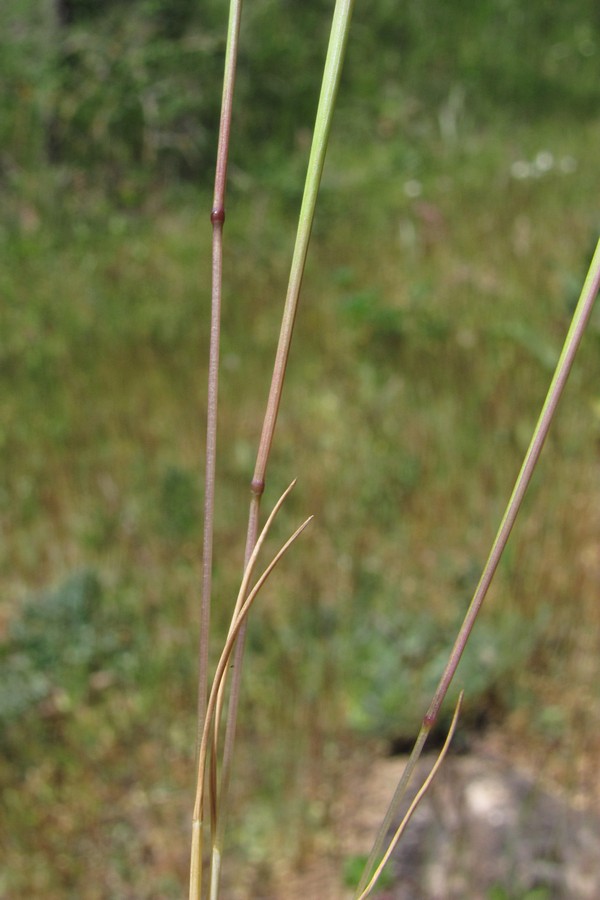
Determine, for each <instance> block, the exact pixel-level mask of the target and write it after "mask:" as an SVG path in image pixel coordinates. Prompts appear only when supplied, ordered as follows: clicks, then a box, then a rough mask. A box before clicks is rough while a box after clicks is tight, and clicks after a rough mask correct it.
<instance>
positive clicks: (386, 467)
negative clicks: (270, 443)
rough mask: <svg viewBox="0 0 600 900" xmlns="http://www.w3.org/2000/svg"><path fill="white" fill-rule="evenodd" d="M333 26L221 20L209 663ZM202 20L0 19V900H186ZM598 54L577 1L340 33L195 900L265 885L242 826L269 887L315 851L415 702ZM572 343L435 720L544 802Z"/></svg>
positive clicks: (582, 382) (562, 628) (200, 302)
mask: <svg viewBox="0 0 600 900" xmlns="http://www.w3.org/2000/svg"><path fill="white" fill-rule="evenodd" d="M331 6H332V4H331V3H330V2H327V3H326V2H324V0H310V2H308V0H307V2H305V3H302V4H296V3H287V2H279V3H275V2H273V0H256V2H255V3H253V4H250V5H248V9H247V10H246V13H245V19H244V25H243V40H242V46H243V49H242V56H241V59H240V70H239V79H240V80H239V89H238V93H237V100H236V109H235V119H234V135H233V140H234V145H233V161H232V167H231V196H230V205H229V215H228V221H227V229H226V238H227V239H226V281H225V303H224V333H223V374H222V392H223V414H222V419H221V424H220V449H221V457H220V461H219V473H218V475H219V488H218V490H219V493H218V502H219V507H218V522H217V536H216V547H217V561H216V573H215V583H216V598H217V603H216V609H215V619H216V627H217V630H220V632H221V633H222V631H223V629H224V628H225V625H226V620H227V617H228V611H229V609H230V602H231V599H232V598H233V597H234V595H235V591H236V588H237V582H238V577H239V567H240V560H241V558H242V554H243V540H244V528H245V517H246V501H247V496H248V483H249V479H250V476H251V471H252V466H253V461H254V453H255V448H256V441H257V437H258V431H259V427H260V416H261V415H262V411H263V407H264V402H265V398H266V391H267V387H268V381H269V377H270V367H271V358H272V352H273V349H274V345H275V340H276V333H277V328H278V312H279V308H280V302H281V297H282V295H283V292H284V288H285V279H286V268H287V265H288V261H289V260H288V257H289V250H290V244H291V235H292V228H293V224H294V215H295V214H296V213H297V208H298V201H299V197H300V192H301V188H302V179H303V170H304V166H305V160H306V153H307V146H308V140H309V137H308V135H309V131H310V127H311V123H312V118H313V115H314V109H315V105H316V95H317V91H318V77H319V66H320V63H321V60H322V57H323V53H324V47H325V42H326V39H327V29H328V22H327V20H328V16H329V14H330V12H331ZM225 14H226V10H225V4H224V3H222V2H216V0H203V2H202V3H192V2H191V0H177V2H175V0H170V2H168V3H167V2H166V0H138V2H131V3H128V4H121V3H117V2H104V3H92V2H90V0H70V2H67V0H62V2H58V0H57V2H54V3H53V2H50V0H46V2H44V0H5V2H4V3H3V4H2V6H1V8H0V76H1V78H2V83H3V85H4V89H3V92H2V93H1V94H0V178H1V182H0V198H1V200H2V206H1V212H0V248H1V249H0V253H1V254H2V260H3V265H2V266H1V267H0V295H1V296H2V304H1V306H0V330H1V333H2V342H1V346H0V379H1V380H2V388H1V390H0V454H1V463H2V470H3V471H4V472H5V473H7V474H6V475H5V478H4V479H3V481H2V482H1V483H0V528H1V530H2V541H1V542H0V575H1V578H2V586H3V591H2V600H1V602H0V676H1V679H0V680H1V682H2V688H1V690H0V718H1V722H0V735H1V737H0V784H1V786H2V790H3V795H4V799H5V802H4V803H3V807H2V812H1V813H0V845H1V847H2V857H3V868H2V871H1V872H0V896H2V897H4V896H6V897H10V898H11V900H19V898H21V897H23V898H24V897H31V896H44V897H48V898H64V897H71V896H73V897H82V898H85V900H88V898H89V900H92V898H104V897H115V896H118V897H124V898H125V897H132V898H133V897H135V898H136V900H140V898H152V897H160V898H166V897H175V896H180V895H181V891H182V884H183V883H184V882H185V877H186V870H187V851H188V821H189V818H190V803H191V800H190V798H191V793H190V791H191V781H192V758H193V754H194V747H193V742H194V736H195V724H194V709H195V666H196V659H195V653H196V647H197V634H196V625H195V623H196V621H197V602H198V583H199V559H198V557H199V547H200V526H199V519H200V514H199V509H200V505H201V494H202V490H201V480H200V479H201V476H200V472H201V459H202V440H203V434H202V432H203V425H202V421H203V410H204V407H205V357H206V347H207V339H208V297H209V288H208V278H209V271H210V249H209V241H210V233H209V224H208V216H207V211H208V209H209V208H210V193H211V181H212V175H213V161H214V153H215V128H216V123H217V120H218V108H219V103H220V90H221V88H220V82H221V75H222V62H223V52H224V33H225ZM599 30H600V16H599V12H598V7H597V4H596V3H593V2H591V0H578V2H573V3H570V4H564V5H563V6H557V5H556V4H555V3H550V2H549V0H536V2H532V3H530V4H527V5H526V6H524V5H523V4H522V3H518V2H516V0H486V2H483V3H481V2H479V3H477V4H475V3H468V4H466V5H462V6H461V8H460V9H459V10H458V9H456V8H450V7H449V6H448V4H445V3H442V2H441V0H427V2H409V3H405V4H403V5H402V6H401V8H399V7H398V4H397V3H395V2H394V3H392V2H391V0H390V2H388V0H378V2H377V3H375V4H370V5H365V4H362V5H361V4H357V9H356V15H355V24H354V29H353V34H352V38H351V42H350V46H349V58H348V65H347V67H346V71H345V75H344V83H343V87H342V93H341V97H340V106H339V111H338V114H337V117H336V120H335V134H334V139H333V145H332V147H331V153H330V157H329V162H328V165H327V168H326V172H325V175H324V182H323V189H322V204H321V207H320V211H319V213H318V219H317V222H316V225H315V230H314V241H313V246H312V250H311V256H310V261H309V268H308V271H307V274H306V278H305V289H304V299H303V306H302V308H301V314H300V316H299V320H298V333H297V338H298V340H297V344H296V346H295V347H294V349H293V351H292V359H291V368H290V373H289V379H288V383H287V387H286V393H285V397H284V405H283V408H282V412H281V418H280V430H279V432H278V435H277V440H276V446H275V455H274V459H273V469H272V471H271V476H270V481H269V485H268V488H267V496H266V504H267V505H268V503H269V502H273V500H274V498H275V496H276V495H278V493H279V492H280V491H281V490H282V489H283V487H284V486H285V485H286V484H287V483H288V482H289V480H290V479H291V478H292V477H294V476H296V475H297V476H298V477H299V484H298V487H297V488H296V491H295V496H294V497H293V499H292V501H291V503H290V506H289V509H287V510H284V511H283V513H282V516H281V524H280V526H279V529H280V530H279V532H278V537H274V538H273V542H274V543H279V542H280V539H281V538H282V537H283V536H287V533H288V530H289V529H290V528H291V527H292V526H293V525H295V524H296V522H297V520H299V519H300V518H301V517H302V516H304V515H306V514H308V513H311V512H314V513H316V520H315V523H314V525H313V526H312V528H311V532H310V533H307V535H305V537H304V538H303V539H302V542H301V544H300V545H298V547H297V548H296V549H295V550H294V552H293V554H292V556H291V557H289V558H288V560H287V561H286V563H285V564H284V565H283V566H282V567H281V568H280V569H279V570H278V572H277V574H276V575H275V576H274V579H273V582H272V584H271V585H270V587H269V589H268V591H267V592H266V593H265V595H264V597H263V598H262V601H261V602H260V603H259V608H258V609H257V612H256V615H255V617H254V620H253V622H252V625H251V628H250V633H249V638H248V646H249V659H248V664H247V671H246V685H245V695H244V711H243V722H242V724H241V726H240V732H241V733H240V745H239V747H240V750H239V763H238V772H239V777H238V781H237V785H236V791H237V796H236V803H235V806H236V809H237V810H239V812H238V814H237V815H236V821H235V822H234V829H233V836H232V845H233V848H232V849H233V852H234V854H237V856H236V857H235V858H236V860H237V863H238V867H237V871H236V880H235V884H231V885H230V886H229V888H228V891H229V893H228V896H230V897H231V898H235V897H237V896H240V897H246V896H252V895H253V894H255V893H256V890H257V888H256V885H257V884H258V883H259V882H260V883H261V884H263V885H264V884H265V883H267V884H268V883H269V879H274V878H275V874H276V873H273V871H272V868H271V866H270V863H269V860H270V859H271V858H272V853H273V850H274V847H277V841H278V838H277V835H280V838H279V840H280V843H281V846H280V847H278V849H280V850H281V851H282V852H285V853H288V854H289V852H290V850H289V848H290V847H292V848H293V853H294V854H295V855H296V857H297V860H302V859H303V858H304V857H305V856H306V855H308V854H310V852H311V849H312V848H313V847H314V846H315V845H316V844H318V843H319V841H320V840H321V839H322V836H323V835H324V834H326V832H327V828H328V826H329V824H330V821H331V816H332V809H333V808H334V806H335V801H336V791H338V790H339V788H340V784H343V773H344V771H345V765H346V760H347V758H348V756H349V755H351V753H352V752H355V748H356V746H357V743H360V741H363V742H365V741H366V742H371V741H372V740H375V741H382V742H384V741H390V742H392V743H394V744H399V743H402V741H405V740H406V739H408V737H410V736H411V735H412V734H413V733H414V731H415V729H416V727H417V726H418V722H419V719H420V717H421V715H422V714H423V712H424V708H425V705H426V703H427V702H428V699H429V692H430V690H431V687H432V685H433V684H434V682H435V681H436V680H437V677H438V675H439V672H440V671H441V668H442V665H443V662H444V659H445V654H446V652H447V649H448V646H449V644H450V642H451V640H452V637H453V630H454V628H455V627H456V623H457V621H458V620H459V618H460V615H461V613H462V611H463V610H464V608H465V604H466V602H467V600H468V597H469V592H470V591H471V590H472V588H473V585H474V583H475V581H476V579H477V577H478V574H479V571H480V568H481V564H482V562H483V560H484V557H485V555H486V552H487V549H488V547H489V543H490V540H491V538H492V536H493V533H494V531H495V528H496V525H497V523H498V521H499V518H500V516H501V513H502V509H503V505H504V503H505V501H506V499H507V497H508V494H509V491H510V489H511V487H512V482H513V479H514V477H515V475H516V472H517V470H518V466H519V464H520V460H521V457H522V454H523V452H524V450H525V448H526V445H527V441H528V438H529V435H530V432H531V429H532V427H533V423H534V421H535V418H536V416H537V414H538V411H539V408H540V405H541V402H542V400H543V396H544V393H545V390H546V387H547V384H548V381H549V378H550V374H551V371H552V367H553V364H554V361H555V360H556V358H557V355H558V351H559V349H560V345H561V342H562V339H563V336H564V333H565V331H566V328H567V325H568V320H569V315H570V313H571V311H572V309H573V305H574V302H575V300H576V298H577V295H578V291H579V288H580V286H581V283H582V280H583V277H584V275H585V270H586V267H587V263H588V261H589V256H590V249H591V247H592V245H593V243H594V241H595V235H596V234H597V232H598V225H599V221H598V207H597V196H598V191H597V186H598V178H597V172H598V165H597V146H598V141H599V139H600V121H599V119H598V92H599V91H598V85H599V84H600V45H599ZM599 342H600V321H599V319H598V315H597V314H596V315H595V317H594V319H593V320H592V323H591V326H590V331H589V334H588V336H587V337H586V340H585V343H584V346H583V348H582V351H581V355H580V357H579V359H578V361H577V365H576V370H575V372H574V373H573V376H572V378H571V381H570V384H569V387H568V391H567V396H566V398H565V401H564V403H563V406H562V408H561V411H560V415H559V419H558V421H557V423H556V427H555V429H554V431H553V434H552V436H551V438H550V440H549V444H548V447H547V448H546V450H545V451H544V456H543V459H542V464H541V467H540V472H539V474H538V476H537V477H536V480H535V484H534V486H533V488H532V490H531V494H530V496H529V498H528V500H527V503H526V509H525V510H524V515H523V519H522V521H521V523H520V525H519V526H518V528H517V532H516V534H515V536H514V538H513V539H512V542H511V545H510V547H509V552H508V556H507V559H506V560H505V563H504V564H503V566H502V568H501V571H500V572H499V576H498V581H497V585H496V587H495V589H494V593H493V596H492V597H491V598H490V606H489V609H488V610H487V613H486V616H485V618H484V620H483V621H482V622H481V624H480V626H479V627H478V629H477V631H476V633H475V635H474V641H473V645H472V647H471V648H470V650H469V652H468V653H467V656H466V658H465V660H464V663H463V671H462V675H461V682H463V683H465V684H466V685H467V694H468V697H467V703H466V711H465V726H464V727H466V728H467V730H469V729H472V728H474V727H475V726H478V725H480V724H481V723H482V722H483V721H485V722H486V723H487V724H494V723H496V722H502V724H503V727H504V728H505V729H507V730H508V731H509V733H510V734H511V735H512V739H513V741H514V744H515V745H518V746H526V747H528V748H529V750H530V752H531V753H532V754H537V757H536V758H539V759H545V760H546V764H547V766H548V767H549V768H550V770H551V774H552V775H553V776H554V777H556V778H558V779H560V780H562V782H563V783H564V784H565V785H566V786H570V787H576V786H577V785H576V783H575V782H576V775H577V773H579V774H578V775H577V777H582V778H583V777H584V775H585V773H586V772H587V771H588V768H589V767H590V766H591V765H592V763H591V762H590V761H593V760H595V759H596V758H597V749H598V741H599V735H600V698H599V697H598V693H597V685H598V684H600V671H599V668H600V663H599V660H600V619H599V616H598V604H597V598H598V588H599V586H600V568H599V566H600V561H599V558H598V553H597V547H598V531H599V528H600V518H599V516H600V512H599V511H600V496H599V486H598V478H597V454H598V446H599V442H600V394H599V393H598V385H599V384H600V364H599V359H600V355H599V353H598V349H599ZM367 746H368V747H369V748H370V747H371V746H372V744H371V743H367ZM248 747H250V748H251V752H250V753H248V752H246V749H245V748H248ZM353 748H354V749H353ZM573 755H575V756H576V757H577V759H578V766H577V773H575V772H574V771H573V768H572V766H571V762H572V759H573ZM582 773H583V774H582ZM284 826H285V827H284ZM274 835H275V837H274ZM323 840H324V839H323ZM342 868H343V867H342V866H340V872H341V871H342ZM341 877H342V875H340V878H341ZM273 890H274V895H277V896H281V894H278V893H277V891H276V890H275V888H274V889H273Z"/></svg>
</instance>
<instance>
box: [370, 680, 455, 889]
mask: <svg viewBox="0 0 600 900" xmlns="http://www.w3.org/2000/svg"><path fill="white" fill-rule="evenodd" d="M463 696H464V691H461V692H460V694H459V697H458V701H457V703H456V707H455V710H454V715H453V716H452V722H451V723H450V728H449V730H448V735H447V737H446V740H445V741H444V746H443V747H442V749H441V750H440V752H439V755H438V757H437V759H436V761H435V763H434V765H433V768H432V769H431V772H430V773H429V775H428V776H427V778H426V779H425V781H424V782H423V784H422V785H421V787H420V788H419V790H418V791H417V794H416V796H415V798H414V800H413V801H412V803H411V804H410V806H409V807H408V809H407V811H406V814H405V816H404V818H403V819H402V821H401V822H400V824H399V825H398V827H397V829H396V831H395V833H394V836H393V837H392V839H391V841H390V842H389V844H388V847H387V850H386V851H385V853H384V854H383V857H382V858H381V862H380V863H379V865H378V866H377V868H376V869H375V871H374V873H373V875H372V877H371V880H370V881H369V883H368V884H367V885H366V887H365V888H364V890H363V891H362V893H361V894H360V896H359V897H358V898H357V900H365V898H366V897H368V896H369V894H370V893H371V892H372V891H373V889H374V887H375V886H376V884H377V882H378V880H379V877H380V875H381V873H382V872H383V870H384V868H385V866H386V864H387V863H388V861H389V858H390V856H391V855H392V853H393V852H394V848H395V847H396V844H397V843H398V841H399V840H400V838H401V837H402V835H403V834H404V832H405V830H406V826H407V825H408V823H409V822H410V820H411V819H412V817H413V814H414V812H415V810H416V808H417V806H418V805H419V803H420V802H421V800H422V799H423V797H424V796H425V794H426V793H427V791H428V790H429V788H430V787H431V785H432V783H433V779H434V778H435V776H436V775H437V773H438V772H439V770H440V768H441V765H442V763H443V762H444V759H445V758H446V754H447V753H448V750H449V749H450V744H451V743H452V738H453V737H454V732H455V731H456V725H457V723H458V717H459V715H460V710H461V706H462V701H463ZM407 784H408V782H407Z"/></svg>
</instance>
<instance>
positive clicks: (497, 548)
mask: <svg viewBox="0 0 600 900" xmlns="http://www.w3.org/2000/svg"><path fill="white" fill-rule="evenodd" d="M599 288H600V240H599V241H598V243H597V245H596V250H595V252H594V255H593V257H592V261H591V263H590V268H589V270H588V274H587V277H586V279H585V282H584V285H583V288H582V290H581V295H580V297H579V301H578V303H577V306H576V308H575V312H574V313H573V318H572V320H571V325H570V327H569V330H568V332H567V336H566V338H565V343H564V346H563V349H562V352H561V354H560V357H559V360H558V362H557V364H556V369H555V371H554V375H553V377H552V381H551V383H550V387H549V389H548V394H547V395H546V400H545V402H544V405H543V407H542V411H541V413H540V416H539V419H538V421H537V424H536V426H535V429H534V432H533V436H532V438H531V441H530V444H529V447H528V449H527V453H526V454H525V459H524V460H523V464H522V466H521V470H520V472H519V475H518V477H517V480H516V482H515V486H514V488H513V492H512V494H511V497H510V500H509V501H508V505H507V507H506V511H505V513H504V516H503V518H502V521H501V523H500V527H499V528H498V532H497V534H496V537H495V539H494V543H493V544H492V549H491V550H490V554H489V556H488V558H487V561H486V563H485V566H484V567H483V572H482V574H481V578H480V579H479V583H478V585H477V587H476V589H475V593H474V595H473V599H472V600H471V603H470V605H469V608H468V610H467V612H466V615H465V618H464V620H463V623H462V625H461V627H460V631H459V633H458V636H457V638H456V640H455V642H454V646H453V647H452V650H451V652H450V656H449V658H448V662H447V664H446V668H445V669H444V672H443V673H442V676H441V678H440V681H439V684H438V686H437V688H436V691H435V694H434V695H433V699H432V701H431V703H430V705H429V709H428V710H427V712H426V714H425V716H424V718H423V722H422V724H421V729H420V731H419V735H418V737H417V741H416V743H415V746H414V748H413V752H412V753H411V755H410V757H409V760H408V762H407V764H406V768H405V770H404V773H403V775H402V778H401V779H400V783H399V784H398V787H397V788H396V792H395V794H394V797H393V798H392V802H391V803H390V806H389V808H388V811H387V813H386V815H385V818H384V820H383V823H382V825H381V827H380V829H379V832H378V834H377V838H376V840H375V844H374V845H373V849H372V850H371V853H370V855H369V859H368V860H367V864H366V866H365V870H364V872H363V876H362V878H361V881H360V884H359V886H358V890H357V897H358V896H361V892H362V891H364V889H365V886H366V884H367V881H368V879H369V875H370V873H371V872H372V870H373V867H374V865H375V863H376V860H377V859H378V858H379V855H380V852H381V848H382V846H383V842H384V840H385V837H386V834H387V833H388V831H389V828H390V826H391V824H392V820H393V819H394V817H395V815H396V813H397V810H398V807H399V805H400V803H401V801H402V799H403V797H404V794H405V792H406V788H407V786H408V783H409V781H410V779H411V777H412V774H413V772H414V769H415V766H416V763H417V760H418V758H419V756H420V755H421V751H422V749H423V746H424V744H425V741H426V740H427V737H428V736H429V732H430V731H431V729H432V727H433V726H434V724H435V722H436V719H437V717H438V714H439V711H440V707H441V705H442V703H443V702H444V699H445V697H446V694H447V693H448V689H449V687H450V685H451V683H452V680H453V678H454V676H455V674H456V669H457V668H458V664H459V662H460V660H461V657H462V655H463V653H464V650H465V647H466V645H467V641H468V640H469V637H470V635H471V632H472V630H473V626H474V624H475V620H476V619H477V616H478V615H479V611H480V610H481V607H482V605H483V601H484V600H485V597H486V595H487V592H488V589H489V587H490V584H491V582H492V579H493V577H494V574H495V572H496V569H497V568H498V563H499V562H500V559H501V557H502V553H503V552H504V548H505V547H506V544H507V542H508V538H509V536H510V533H511V530H512V527H513V525H514V523H515V519H516V518H517V514H518V512H519V509H520V508H521V504H522V502H523V498H524V496H525V493H526V491H527V488H528V487H529V483H530V481H531V477H532V475H533V472H534V469H535V467H536V465H537V462H538V460H539V457H540V453H541V452H542V447H543V446H544V442H545V440H546V437H547V435H548V430H549V428H550V425H551V423H552V420H553V418H554V414H555V412H556V408H557V406H558V401H559V400H560V398H561V396H562V393H563V390H564V387H565V384H566V382H567V379H568V377H569V373H570V371H571V368H572V366H573V361H574V359H575V354H576V353H577V350H578V348H579V345H580V343H581V339H582V338H583V335H584V332H585V329H586V326H587V323H588V321H589V318H590V315H591V313H592V309H593V306H594V301H595V299H596V295H597V294H598V290H599Z"/></svg>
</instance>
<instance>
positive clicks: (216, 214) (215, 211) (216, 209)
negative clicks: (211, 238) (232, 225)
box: [210, 206, 225, 225]
mask: <svg viewBox="0 0 600 900" xmlns="http://www.w3.org/2000/svg"><path fill="white" fill-rule="evenodd" d="M210 221H211V222H212V224H213V225H215V224H216V223H217V222H224V221H225V207H224V206H213V208H212V209H211V211H210Z"/></svg>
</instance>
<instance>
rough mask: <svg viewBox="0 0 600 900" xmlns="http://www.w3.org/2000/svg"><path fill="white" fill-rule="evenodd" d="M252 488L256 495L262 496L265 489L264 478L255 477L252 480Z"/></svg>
mask: <svg viewBox="0 0 600 900" xmlns="http://www.w3.org/2000/svg"><path fill="white" fill-rule="evenodd" d="M250 490H251V491H252V493H253V495H254V496H255V497H261V496H262V494H263V492H264V490H265V480H264V478H253V479H252V481H251V482H250Z"/></svg>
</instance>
